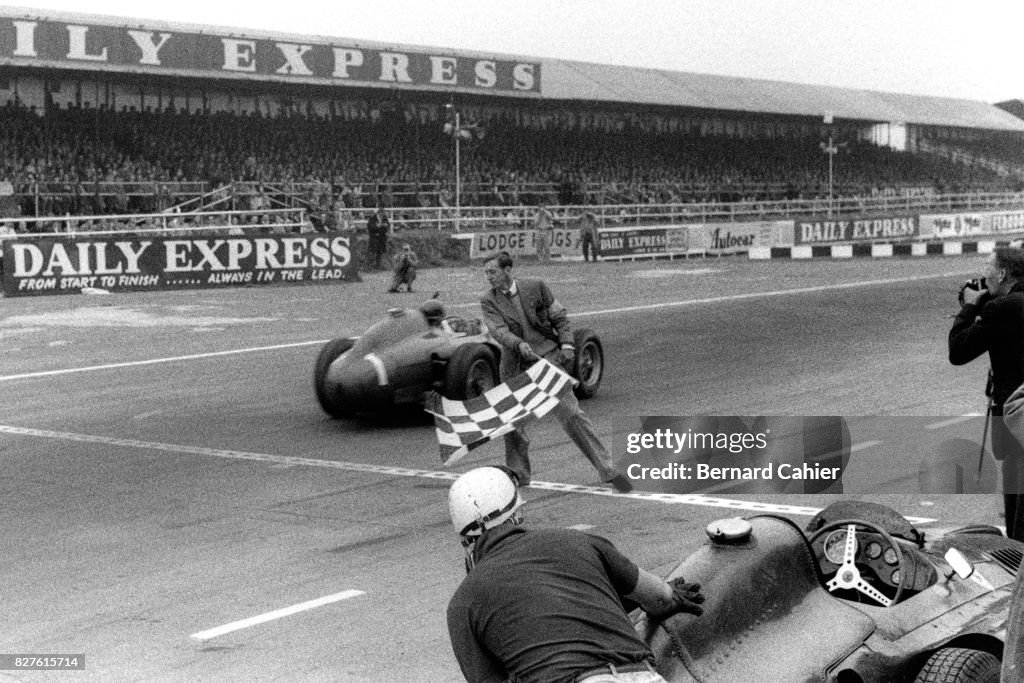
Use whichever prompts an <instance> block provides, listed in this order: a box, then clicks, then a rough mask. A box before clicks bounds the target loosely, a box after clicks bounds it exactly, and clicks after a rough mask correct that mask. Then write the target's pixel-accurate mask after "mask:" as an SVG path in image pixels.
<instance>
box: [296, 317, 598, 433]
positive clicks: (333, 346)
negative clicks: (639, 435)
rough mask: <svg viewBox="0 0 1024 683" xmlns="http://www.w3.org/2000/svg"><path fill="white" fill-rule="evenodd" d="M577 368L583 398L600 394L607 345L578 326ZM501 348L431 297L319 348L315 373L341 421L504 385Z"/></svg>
mask: <svg viewBox="0 0 1024 683" xmlns="http://www.w3.org/2000/svg"><path fill="white" fill-rule="evenodd" d="M574 337H575V342H576V360H575V367H574V368H573V372H572V373H571V374H572V375H573V376H574V377H575V378H576V379H577V380H579V384H578V385H577V386H576V388H575V393H576V396H577V397H579V398H590V397H592V396H593V395H594V394H596V393H597V390H598V387H599V386H600V385H601V377H602V375H603V372H604V352H603V350H602V347H601V340H600V339H598V337H597V335H596V334H594V332H593V331H592V330H588V329H579V330H576V331H575V333H574ZM500 354H501V346H500V345H499V344H498V343H497V342H495V341H494V340H493V339H492V338H491V336H490V335H489V334H488V332H487V326H486V325H485V324H484V322H483V321H482V320H480V319H477V318H464V317H462V316H458V315H445V313H444V308H443V306H442V305H441V303H440V302H438V301H436V300H434V299H431V300H429V301H427V302H425V303H424V304H423V306H421V307H420V308H419V309H413V308H392V309H389V310H388V314H387V317H386V318H384V319H383V320H381V321H380V322H378V323H376V324H374V325H372V326H371V327H370V328H369V329H368V330H366V332H365V333H364V334H363V335H362V336H360V337H354V338H349V337H345V338H339V339H334V340H332V341H329V342H327V344H325V345H324V346H323V348H322V349H321V350H320V354H319V356H318V357H317V360H316V367H315V370H314V373H313V383H314V388H315V389H316V397H317V400H318V401H319V402H320V406H321V407H322V408H323V409H324V411H325V412H326V413H327V414H328V415H330V416H332V417H336V418H346V417H352V416H353V415H355V414H356V413H372V412H383V411H386V410H388V409H389V408H391V407H393V406H395V405H401V404H416V403H419V402H421V401H422V399H423V395H424V394H425V393H426V392H428V391H431V390H437V391H438V392H439V393H441V394H443V395H444V396H446V397H448V398H451V399H467V398H471V397H473V396H478V395H479V394H482V393H483V392H484V391H486V390H487V389H490V388H491V387H493V386H495V385H497V384H498V383H499V379H498V359H499V356H500Z"/></svg>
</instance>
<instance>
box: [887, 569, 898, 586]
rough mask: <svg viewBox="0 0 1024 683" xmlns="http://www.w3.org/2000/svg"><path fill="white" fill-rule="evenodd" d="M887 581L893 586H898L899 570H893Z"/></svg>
mask: <svg viewBox="0 0 1024 683" xmlns="http://www.w3.org/2000/svg"><path fill="white" fill-rule="evenodd" d="M889 580H890V581H892V585H894V586H898V585H900V570H899V569H896V570H894V571H893V573H892V576H890V577H889Z"/></svg>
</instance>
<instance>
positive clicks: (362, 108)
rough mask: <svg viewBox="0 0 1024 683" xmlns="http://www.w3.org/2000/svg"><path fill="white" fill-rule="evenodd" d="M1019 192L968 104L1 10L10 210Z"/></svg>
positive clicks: (353, 215) (426, 211) (1002, 150)
mask: <svg viewBox="0 0 1024 683" xmlns="http://www.w3.org/2000/svg"><path fill="white" fill-rule="evenodd" d="M454 112H457V113H458V116H459V119H458V121H459V126H460V129H461V135H459V136H456V137H458V141H459V144H458V145H455V144H453V137H451V136H447V135H445V133H444V124H445V123H449V124H451V123H452V122H453V119H452V115H453V113H454ZM826 121H828V122H826ZM449 129H450V126H449ZM829 139H831V140H833V141H834V142H835V143H837V148H838V149H840V150H841V151H840V152H839V154H838V156H837V157H836V159H835V175H834V178H831V179H830V178H829V177H828V164H827V160H826V158H825V155H824V154H823V153H822V149H821V147H820V143H821V142H822V141H824V140H829ZM456 147H458V153H457V154H456V152H455V149H456ZM456 167H458V169H457V168H456ZM830 181H831V182H830ZM1022 189H1024V120H1021V119H1019V118H1017V117H1015V116H1013V115H1012V114H1011V113H1009V112H1008V111H1005V110H1004V109H1002V108H1000V107H997V106H994V105H989V104H986V103H982V102H975V101H968V100H959V99H948V98H942V97H921V96H912V95H901V94H893V93H881V92H869V91H863V90H851V89H843V88H835V87H829V86H812V85H798V84H791V83H780V82H774V81H763V80H755V79H745V78H733V77H722V76H709V75H700V74H692V73H681V72H671V71H665V70H656V69H639V68H630V67H620V66H609V65H600V64H587V63H580V62H570V61H564V60H556V59H536V58H524V57H520V56H512V55H487V54H478V53H467V52H462V51H455V50H449V49H444V48H438V49H434V48H422V47H411V46H400V45H386V44H379V43H370V42H366V41H352V40H348V39H341V38H334V37H318V36H297V35H287V34H269V33H260V32H252V31H246V30H244V29H238V28H224V27H209V26H196V25H188V24H167V23H164V22H158V21H148V20H138V19H129V18H111V17H101V16H92V15H78V14H65V13H47V14H45V15H41V14H40V13H39V12H38V11H28V10H18V9H16V8H0V194H5V195H6V197H4V198H3V199H2V200H0V211H3V212H4V213H5V214H6V215H7V216H9V217H10V216H17V215H21V216H40V217H43V216H65V215H68V214H71V215H94V216H95V215H105V214H140V213H150V212H161V211H169V210H174V209H175V208H177V209H178V210H181V209H188V210H192V209H201V208H210V207H217V208H221V209H224V208H232V209H246V210H254V211H258V210H260V209H265V208H268V207H291V208H296V207H298V208H302V209H304V210H306V211H308V212H309V214H310V215H311V216H312V217H313V220H314V222H315V224H316V227H317V228H318V229H322V228H326V229H339V228H342V227H344V226H349V227H351V226H352V225H353V224H354V223H355V222H357V221H359V220H360V216H361V214H362V212H363V211H364V210H365V209H367V208H368V207H374V206H384V207H387V208H392V209H395V210H396V211H400V212H401V213H402V215H403V216H404V217H405V218H407V219H408V220H407V221H406V224H414V223H415V222H416V216H418V215H421V214H422V215H440V214H437V213H436V212H437V211H444V210H448V209H451V208H452V207H453V206H454V204H455V203H456V202H458V205H459V208H460V209H462V208H463V207H492V208H495V209H496V210H499V211H506V212H511V214H510V215H515V216H517V217H518V216H524V215H526V208H527V207H532V206H536V205H538V204H549V205H557V206H560V207H576V206H580V205H598V206H607V205H615V206H620V205H701V206H706V205H720V204H724V203H728V204H733V203H745V204H750V203H764V202H769V203H771V202H778V201H783V200H786V201H801V200H822V199H824V198H826V197H828V198H829V199H831V198H833V196H834V197H835V198H843V197H847V198H850V197H858V198H862V197H893V196H910V195H915V196H925V197H931V196H942V195H949V194H956V195H964V194H976V193H1005V192H1014V193H1015V192H1019V191H1021V190H1022ZM431 211H433V212H435V213H433V214H431V213H430V212H431ZM446 224H447V223H446ZM26 225H27V224H26ZM26 225H23V226H22V228H21V229H27V227H26ZM34 227H36V228H41V227H43V226H42V224H39V225H35V226H34ZM44 229H45V228H44Z"/></svg>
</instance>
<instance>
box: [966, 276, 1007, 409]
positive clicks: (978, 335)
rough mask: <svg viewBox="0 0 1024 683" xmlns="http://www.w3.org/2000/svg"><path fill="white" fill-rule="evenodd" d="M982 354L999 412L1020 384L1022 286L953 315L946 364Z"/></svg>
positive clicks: (969, 305)
mask: <svg viewBox="0 0 1024 683" xmlns="http://www.w3.org/2000/svg"><path fill="white" fill-rule="evenodd" d="M986 351H987V352H988V356H989V362H990V363H991V364H992V403H993V405H994V406H995V407H996V408H998V409H1001V408H1002V405H1003V403H1005V402H1006V399H1007V398H1009V397H1010V394H1012V393H1013V391H1014V390H1015V389H1016V388H1017V387H1019V386H1020V385H1021V383H1022V382H1024V284H1018V285H1014V287H1013V289H1012V290H1011V291H1010V292H1008V293H1007V294H1003V295H1001V296H997V297H994V298H988V297H983V298H982V299H981V300H979V301H978V303H977V304H968V305H965V306H963V307H962V308H961V309H960V313H959V314H957V316H956V320H955V321H954V322H953V329H951V330H950V331H949V362H950V363H952V364H953V365H964V364H966V363H969V362H971V361H972V360H974V359H975V358H977V357H978V356H980V355H982V354H983V353H985V352H986ZM997 414H1001V411H1000V412H999V413H997Z"/></svg>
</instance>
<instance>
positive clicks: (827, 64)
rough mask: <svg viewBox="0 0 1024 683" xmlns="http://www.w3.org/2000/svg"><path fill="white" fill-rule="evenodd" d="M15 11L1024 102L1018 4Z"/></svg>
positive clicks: (646, 1)
mask: <svg viewBox="0 0 1024 683" xmlns="http://www.w3.org/2000/svg"><path fill="white" fill-rule="evenodd" d="M12 4H13V5H14V6H16V7H25V8H34V9H48V10H55V11H63V12H75V13H84V14H99V15H110V16H114V17H125V18H129V17H130V18H138V19H142V20H145V19H157V20H161V21H168V22H185V23H190V24H203V25H210V26H220V27H230V28H233V29H236V30H239V29H241V30H242V31H241V32H244V29H254V30H256V31H259V32H281V33H295V34H300V35H309V36H323V37H334V38H339V39H356V40H360V39H361V40H368V41H376V42H383V43H391V44H398V45H401V44H405V45H417V46H430V47H441V48H445V47H447V48H455V49H461V50H472V51H479V52H483V53H485V54H486V53H500V54H511V55H516V56H523V57H541V58H553V59H571V60H580V61H586V62H596V63H601V64H621V65H627V66H640V67H654V68H663V69H669V70H672V71H689V72H694V73H705V74H720V75H727V76H742V77H747V78H764V79H769V80H781V81H790V82H797V83H811V84H817V85H832V86H839V87H845V88H862V89H867V90H881V91H887V92H898V93H907V94H917V95H933V96H938V97H955V98H964V99H971V100H980V101H983V102H990V103H995V102H1001V101H1004V100H1009V99H1024V49H1022V48H1024V43H1022V39H1021V35H1022V31H1021V29H1022V27H1024V22H1022V20H1024V2H1022V0H973V1H967V0H962V1H957V2H954V1H952V0H886V1H882V0H845V1H844V0H804V1H798V0H632V1H628V0H506V1H504V2H497V1H494V0H429V1H424V0H394V1H387V0H358V1H351V0H333V1H332V2H320V1H319V0H310V1H307V2H269V1H265V0H253V1H251V2H244V3H243V2H237V1H236V0H222V1H218V0H205V1H204V2H196V1H194V0H169V1H168V2H162V3H143V2H138V0H133V1H131V2H125V1H123V0H89V1H88V2H68V1H62V0H41V1H35V0H20V1H16V2H14V3H12Z"/></svg>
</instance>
